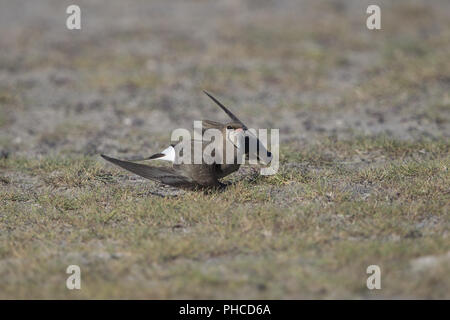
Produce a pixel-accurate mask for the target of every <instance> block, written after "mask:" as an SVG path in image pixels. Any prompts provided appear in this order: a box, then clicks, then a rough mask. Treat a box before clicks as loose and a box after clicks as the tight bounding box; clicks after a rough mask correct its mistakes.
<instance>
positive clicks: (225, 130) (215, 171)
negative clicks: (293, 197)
mask: <svg viewBox="0 0 450 320" xmlns="http://www.w3.org/2000/svg"><path fill="white" fill-rule="evenodd" d="M205 93H206V94H207V95H208V96H209V97H210V98H211V99H212V100H213V101H214V102H216V103H217V104H218V105H219V107H220V108H221V109H222V110H224V111H225V113H227V115H228V116H229V117H230V118H231V119H232V121H231V122H229V123H225V124H223V123H220V122H216V121H211V120H203V121H202V128H203V132H205V130H207V129H217V130H220V131H221V132H222V136H223V139H224V141H223V144H222V145H223V148H218V145H217V148H216V149H217V150H218V151H217V152H219V153H220V154H219V155H217V156H218V157H219V158H220V159H222V161H221V163H212V164H206V163H201V164H184V163H180V161H178V160H179V159H176V156H177V154H176V153H175V149H176V148H177V147H178V145H171V146H170V147H168V148H167V149H166V150H164V151H163V152H161V153H156V154H154V155H152V156H150V157H147V158H143V159H134V160H133V161H141V160H167V161H171V162H172V163H174V164H173V165H172V167H171V168H170V167H169V168H168V167H156V166H149V165H144V164H139V163H134V162H131V161H125V160H118V159H115V158H111V157H108V156H106V155H101V156H102V157H103V158H104V159H105V160H107V161H109V162H111V163H113V164H115V165H117V166H119V167H121V168H124V169H126V170H128V171H131V172H133V173H135V174H137V175H139V176H141V177H144V178H147V179H150V180H154V181H159V182H161V183H163V184H166V185H170V186H174V187H178V188H183V189H197V188H220V187H223V186H224V184H222V183H221V182H220V181H219V179H221V178H223V177H225V176H227V175H229V174H231V173H233V172H235V171H237V170H238V169H239V167H240V164H239V163H237V157H238V154H239V153H238V152H237V149H238V146H237V145H236V144H235V145H234V151H235V152H234V155H233V159H234V162H233V163H231V164H226V163H225V159H226V148H225V145H226V139H228V138H229V137H233V138H235V139H237V138H236V137H237V135H239V134H244V131H246V130H247V127H246V126H245V125H244V124H243V123H242V122H241V121H240V120H239V119H238V118H237V117H236V116H235V115H234V114H233V113H231V111H229V110H228V109H227V108H226V107H225V106H223V105H222V104H221V103H220V102H219V101H218V100H217V99H215V98H214V97H213V96H212V95H210V94H209V93H207V92H206V91H205ZM203 132H202V133H203ZM230 141H231V140H230ZM245 142H246V144H245V146H242V148H245V150H241V152H242V151H243V152H244V153H248V150H249V147H248V145H247V144H248V139H247V138H246V139H245ZM196 143H200V144H201V148H202V149H201V150H202V151H203V150H204V148H205V147H206V146H208V145H210V144H211V142H209V141H207V142H206V141H194V140H192V141H191V146H192V147H193V146H194V144H196ZM212 143H213V144H215V143H216V141H214V142H212ZM191 150H194V149H193V148H192V149H191ZM191 153H192V157H193V152H191ZM267 155H268V157H271V155H270V152H267ZM192 160H193V158H192ZM191 163H193V161H191Z"/></svg>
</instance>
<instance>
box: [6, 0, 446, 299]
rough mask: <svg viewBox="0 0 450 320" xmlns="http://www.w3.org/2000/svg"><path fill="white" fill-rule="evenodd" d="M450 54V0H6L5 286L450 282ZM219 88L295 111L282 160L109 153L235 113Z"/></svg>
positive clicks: (289, 291)
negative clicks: (76, 9) (74, 23)
mask: <svg viewBox="0 0 450 320" xmlns="http://www.w3.org/2000/svg"><path fill="white" fill-rule="evenodd" d="M72 4H77V5H79V6H80V8H81V28H82V29H81V30H68V29H67V28H66V19H67V17H68V14H66V8H67V7H68V6H69V5H72ZM370 4H377V5H379V6H380V8H381V30H368V29H367V27H366V19H367V17H368V14H367V13H366V9H367V7H368V6H369V5H370ZM449 57H450V1H448V0H432V1H427V0H421V1H418V0H391V1H387V0H376V1H375V0H371V1H361V0H354V1H351V0H345V1H344V0H340V1H339V0H329V1H325V0H310V1H307V0H304V1H299V0H228V1H206V0H179V1H178V0H171V1H167V0H151V1H150V0H129V1H124V0H89V1H88V0H86V1H79V0H71V1H67V0H32V1H31V0H0V298H7V299H9V298H58V299H60V298H88V299H90V298H155V299H164V298H165V299H167V298H185V299H192V298H203V299H206V298H218V299H230V298H231V299H236V298H244V299H249V298H250V299H254V298H272V299H280V298H307V299H311V298H327V299H333V298H357V299H369V298H449V297H450V296H449V294H450V290H449V288H450V277H449V276H448V275H449V273H450V258H449V257H450V243H449V241H448V235H449V230H450V220H449V215H448V213H449V205H450V201H449V189H448V186H449V184H450V182H449V181H450V175H449V171H448V168H449V167H450V157H449V136H450V58H449ZM202 90H207V91H209V92H211V93H212V94H213V95H215V96H216V97H217V98H218V99H219V100H221V101H222V102H223V103H224V104H225V105H226V106H228V107H229V108H230V109H231V110H232V111H233V112H234V113H236V115H237V116H238V117H239V118H240V119H242V121H243V122H244V123H246V124H247V125H248V126H249V127H253V128H278V129H280V147H281V150H280V160H281V166H280V170H279V172H278V173H277V174H276V175H274V176H267V177H261V176H258V175H257V174H255V172H252V171H251V170H250V169H248V167H244V166H243V167H241V169H240V171H239V172H237V173H236V174H233V175H231V176H230V177H229V178H228V177H227V179H231V182H233V184H231V185H230V187H229V188H227V190H225V191H224V192H221V193H213V194H206V195H205V194H203V193H195V192H191V193H189V192H186V193H185V192H183V191H180V190H177V189H173V188H165V187H162V186H161V185H158V184H156V183H153V182H149V181H148V180H145V179H143V178H141V177H137V176H136V175H133V174H130V173H128V172H125V171H123V170H120V169H118V168H116V167H113V166H111V165H109V164H107V163H106V162H105V161H103V160H102V159H101V158H100V157H99V156H98V155H99V154H100V153H106V154H108V155H111V156H115V157H125V156H136V155H142V156H148V155H149V154H152V153H155V152H159V151H161V150H162V148H165V147H166V146H167V143H168V141H169V139H170V134H171V131H172V130H173V129H175V128H180V127H183V128H192V124H193V121H194V120H201V119H210V120H216V121H223V120H227V117H226V115H225V114H224V113H223V112H222V111H221V110H220V109H219V108H217V106H215V105H214V104H213V102H212V101H210V100H209V98H208V97H206V96H205V95H204V94H203V92H202ZM71 264H77V265H79V266H80V268H81V272H82V290H73V291H71V290H68V289H67V288H66V287H65V283H66V279H67V276H68V275H67V274H66V273H65V271H66V268H67V266H68V265H71ZM373 264H376V265H379V266H380V268H381V272H382V289H381V290H368V288H367V287H366V279H367V277H368V275H367V274H366V268H367V266H369V265H373Z"/></svg>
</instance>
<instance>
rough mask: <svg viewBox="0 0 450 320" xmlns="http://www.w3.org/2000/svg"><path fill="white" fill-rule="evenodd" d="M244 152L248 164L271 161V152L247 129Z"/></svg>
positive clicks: (264, 163) (265, 163) (268, 162)
mask: <svg viewBox="0 0 450 320" xmlns="http://www.w3.org/2000/svg"><path fill="white" fill-rule="evenodd" d="M245 153H246V154H247V156H248V158H249V162H250V164H263V165H268V164H270V162H271V161H272V153H271V152H270V151H268V150H267V149H266V147H265V146H264V145H263V144H262V143H261V141H259V139H258V138H257V137H256V136H255V135H253V134H252V133H251V132H249V131H248V130H247V131H245Z"/></svg>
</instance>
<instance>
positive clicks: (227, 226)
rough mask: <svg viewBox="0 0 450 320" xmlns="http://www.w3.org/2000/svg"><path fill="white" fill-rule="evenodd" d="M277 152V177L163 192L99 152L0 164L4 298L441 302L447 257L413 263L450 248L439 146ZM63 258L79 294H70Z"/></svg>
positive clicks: (443, 154)
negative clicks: (376, 272)
mask: <svg viewBox="0 0 450 320" xmlns="http://www.w3.org/2000/svg"><path fill="white" fill-rule="evenodd" d="M286 148H287V150H284V151H290V152H289V156H287V153H284V152H283V153H282V165H281V168H280V171H279V172H278V173H277V174H276V175H274V176H268V177H262V176H258V175H256V174H255V173H253V172H249V173H248V174H244V175H239V176H237V177H231V178H230V179H232V180H233V181H235V183H234V184H233V185H232V186H230V187H229V188H228V189H227V190H226V191H224V192H217V193H216V192H214V193H212V194H204V193H196V192H184V193H180V194H178V195H177V196H169V197H160V196H155V195H153V194H152V193H151V191H152V190H154V184H153V183H152V182H148V183H142V182H133V181H129V180H128V178H127V177H128V176H131V174H130V175H128V174H125V173H124V172H123V171H120V170H118V169H116V168H114V167H111V166H109V165H107V164H106V163H104V162H101V161H100V160H99V159H98V158H91V157H79V158H69V157H48V158H47V157H45V158H39V159H37V158H36V159H30V158H20V157H19V158H14V157H12V158H9V159H2V160H0V176H1V177H2V179H1V181H2V184H1V185H0V203H1V211H0V212H1V214H0V228H1V232H0V261H1V266H0V279H2V280H1V287H2V291H1V293H0V296H1V297H3V298H8V297H18V298H30V297H33V298H36V297H40V298H333V297H348V298H356V297H359V298H361V297H391V298H392V297H422V298H448V290H446V289H445V288H448V287H449V285H450V283H449V282H448V281H447V280H446V279H449V278H448V277H447V275H448V272H450V265H449V264H448V261H447V262H443V263H439V264H437V265H436V266H434V267H433V269H430V270H429V272H426V273H423V274H417V272H415V271H414V269H413V268H412V263H413V261H414V259H416V258H418V257H422V256H436V257H439V256H443V255H445V254H446V252H448V251H449V250H450V244H449V242H448V239H447V233H448V229H449V222H450V221H449V214H448V210H449V203H450V201H449V200H450V195H449V190H448V186H449V185H450V175H449V171H448V168H449V166H450V157H449V152H448V151H449V145H448V142H447V141H444V140H437V141H424V142H401V141H396V140H392V139H388V138H386V137H375V138H364V137H362V136H360V137H357V138H355V139H352V140H347V141H341V140H336V139H334V140H333V139H322V140H320V141H318V143H317V144H314V145H311V146H309V147H307V148H303V149H301V150H302V151H298V150H300V149H296V147H295V146H287V147H286ZM331 155H333V156H331ZM355 156H360V157H363V158H364V159H365V161H363V162H362V164H359V162H358V163H357V162H355V160H354V159H355V158H354V157H355ZM386 159H388V160H389V161H386ZM27 181H33V184H34V185H33V186H34V187H33V188H30V187H29V184H27ZM69 264H78V265H79V266H80V267H81V270H82V290H80V291H69V290H67V289H66V288H65V279H66V276H67V275H66V274H65V268H66V267H67V266H68V265H69ZM371 264H377V265H379V266H380V267H381V269H382V290H380V291H377V292H371V291H369V290H367V288H366V287H365V281H366V277H367V275H366V273H365V270H366V268H367V266H368V265H371ZM437 279H439V282H438V283H437V282H436V281H437Z"/></svg>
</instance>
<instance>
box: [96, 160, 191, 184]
mask: <svg viewBox="0 0 450 320" xmlns="http://www.w3.org/2000/svg"><path fill="white" fill-rule="evenodd" d="M101 156H102V158H103V159H105V160H107V161H109V162H111V163H113V164H115V165H117V166H119V167H121V168H123V169H125V170H128V171H131V172H133V173H135V174H137V175H138V176H141V177H144V178H146V179H150V180H154V181H159V182H162V183H164V184H167V185H171V186H176V187H189V186H191V185H192V183H193V181H192V180H191V179H189V178H188V177H185V176H183V175H181V174H180V173H179V172H177V171H175V170H174V169H172V168H163V167H152V166H148V165H145V164H139V163H134V162H129V161H124V160H119V159H115V158H111V157H108V156H106V155H104V154H102V155H101Z"/></svg>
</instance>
